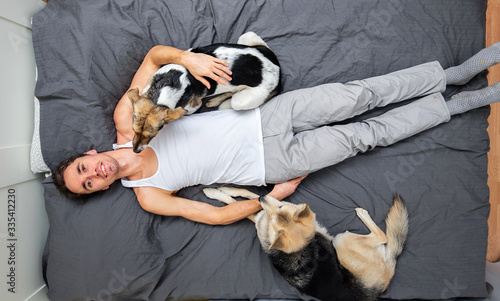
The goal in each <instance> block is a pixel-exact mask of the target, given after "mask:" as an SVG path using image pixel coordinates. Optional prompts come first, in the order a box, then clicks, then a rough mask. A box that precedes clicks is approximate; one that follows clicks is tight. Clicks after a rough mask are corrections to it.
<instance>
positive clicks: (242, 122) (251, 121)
mask: <svg viewBox="0 0 500 301" xmlns="http://www.w3.org/2000/svg"><path fill="white" fill-rule="evenodd" d="M149 147H150V148H151V149H152V150H153V151H154V152H155V153H156V156H157V158H158V170H157V171H156V173H155V174H154V175H153V176H151V177H149V178H144V179H141V180H136V181H129V180H126V179H122V184H123V185H124V186H125V187H156V188H161V189H164V190H168V191H175V190H180V189H182V188H185V187H188V186H194V185H198V184H203V185H210V184H215V183H218V184H223V183H225V184H236V185H255V186H261V185H265V167H264V146H263V141H262V129H261V122H260V110H259V109H258V108H257V109H254V110H248V111H234V110H221V111H213V112H206V113H203V114H194V115H189V116H184V117H182V118H180V119H178V120H176V121H174V122H172V123H170V124H168V125H166V126H165V127H164V128H163V129H162V130H161V131H160V132H159V133H158V135H157V136H156V137H155V138H153V140H151V142H150V144H149Z"/></svg>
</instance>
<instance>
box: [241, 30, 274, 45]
mask: <svg viewBox="0 0 500 301" xmlns="http://www.w3.org/2000/svg"><path fill="white" fill-rule="evenodd" d="M236 43H237V44H240V45H246V46H265V47H268V46H267V44H266V42H264V40H263V39H262V38H261V37H259V36H258V35H257V34H256V33H255V32H253V31H249V32H247V33H244V34H242V35H241V36H240V38H239V39H238V42H236ZM268 48H269V47H268Z"/></svg>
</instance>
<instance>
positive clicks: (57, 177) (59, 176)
mask: <svg viewBox="0 0 500 301" xmlns="http://www.w3.org/2000/svg"><path fill="white" fill-rule="evenodd" d="M84 156H87V154H78V155H74V156H71V157H69V158H67V159H66V160H64V161H62V162H61V163H59V165H57V167H56V170H55V172H54V173H53V174H52V179H53V180H54V184H55V185H56V188H57V190H59V192H60V193H61V194H63V195H64V196H66V197H68V198H71V199H75V198H79V197H81V196H82V194H79V193H74V192H72V191H70V190H69V189H68V187H66V181H64V171H65V170H66V168H68V166H69V165H71V163H73V162H74V161H75V160H76V159H78V158H80V157H84Z"/></svg>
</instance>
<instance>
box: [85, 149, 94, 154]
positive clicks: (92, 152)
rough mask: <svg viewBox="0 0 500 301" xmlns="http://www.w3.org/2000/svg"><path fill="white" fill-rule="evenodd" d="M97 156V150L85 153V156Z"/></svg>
mask: <svg viewBox="0 0 500 301" xmlns="http://www.w3.org/2000/svg"><path fill="white" fill-rule="evenodd" d="M95 154H97V151H96V150H95V149H91V150H89V151H88V152H85V155H95Z"/></svg>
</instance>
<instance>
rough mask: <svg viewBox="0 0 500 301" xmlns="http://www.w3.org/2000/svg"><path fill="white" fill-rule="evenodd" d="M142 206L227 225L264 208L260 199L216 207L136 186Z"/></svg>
mask: <svg viewBox="0 0 500 301" xmlns="http://www.w3.org/2000/svg"><path fill="white" fill-rule="evenodd" d="M134 191H135V193H136V195H137V199H138V200H139V204H140V205H141V207H142V208H143V209H144V210H146V211H148V212H151V213H154V214H158V215H166V216H181V217H184V218H187V219H189V220H192V221H195V222H200V223H204V224H210V225H227V224H231V223H234V222H236V221H239V220H241V219H244V218H245V217H247V216H249V215H251V214H254V213H256V212H258V211H259V210H261V209H262V207H261V206H260V203H259V200H258V199H253V200H248V201H241V202H237V203H233V204H231V205H227V206H222V207H216V206H212V205H210V204H207V203H203V202H198V201H193V200H189V199H185V198H181V197H178V196H176V195H175V194H173V193H171V192H169V191H165V190H162V189H158V188H153V187H141V188H134Z"/></svg>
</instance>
